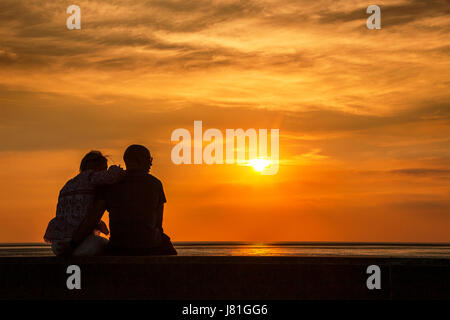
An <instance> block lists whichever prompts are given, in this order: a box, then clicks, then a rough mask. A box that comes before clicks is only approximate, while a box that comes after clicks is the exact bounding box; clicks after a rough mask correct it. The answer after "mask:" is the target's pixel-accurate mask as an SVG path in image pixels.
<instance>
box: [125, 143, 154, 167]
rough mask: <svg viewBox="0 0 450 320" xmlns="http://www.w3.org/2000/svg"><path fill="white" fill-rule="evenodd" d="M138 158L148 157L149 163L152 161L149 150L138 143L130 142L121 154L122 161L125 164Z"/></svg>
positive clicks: (134, 161) (136, 160)
mask: <svg viewBox="0 0 450 320" xmlns="http://www.w3.org/2000/svg"><path fill="white" fill-rule="evenodd" d="M139 159H148V160H149V161H150V163H151V161H152V157H151V155H150V151H149V150H148V149H147V148H146V147H144V146H142V145H140V144H132V145H131V146H129V147H128V148H127V149H126V150H125V152H124V154H123V161H125V164H126V165H129V164H130V163H136V162H139Z"/></svg>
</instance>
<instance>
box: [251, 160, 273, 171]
mask: <svg viewBox="0 0 450 320" xmlns="http://www.w3.org/2000/svg"><path fill="white" fill-rule="evenodd" d="M270 164H271V162H270V161H269V160H266V159H252V160H250V161H249V162H248V165H249V166H251V167H252V168H253V169H254V170H255V171H258V172H262V171H263V170H264V169H265V168H267V167H268V166H270Z"/></svg>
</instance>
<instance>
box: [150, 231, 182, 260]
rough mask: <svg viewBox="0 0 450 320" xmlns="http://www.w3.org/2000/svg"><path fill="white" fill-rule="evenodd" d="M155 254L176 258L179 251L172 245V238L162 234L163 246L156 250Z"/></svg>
mask: <svg viewBox="0 0 450 320" xmlns="http://www.w3.org/2000/svg"><path fill="white" fill-rule="evenodd" d="M155 251H156V252H155V254H157V255H173V256H176V255H177V254H178V253H177V250H176V249H175V247H174V246H173V244H172V241H170V238H169V236H168V235H166V234H165V233H163V234H162V237H161V245H160V246H159V247H158V248H157V249H156V250H155Z"/></svg>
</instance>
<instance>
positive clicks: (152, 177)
mask: <svg viewBox="0 0 450 320" xmlns="http://www.w3.org/2000/svg"><path fill="white" fill-rule="evenodd" d="M147 179H149V180H150V181H152V182H154V183H156V184H160V185H162V182H161V180H159V179H158V178H157V177H155V176H154V175H152V174H150V173H149V174H148V175H147Z"/></svg>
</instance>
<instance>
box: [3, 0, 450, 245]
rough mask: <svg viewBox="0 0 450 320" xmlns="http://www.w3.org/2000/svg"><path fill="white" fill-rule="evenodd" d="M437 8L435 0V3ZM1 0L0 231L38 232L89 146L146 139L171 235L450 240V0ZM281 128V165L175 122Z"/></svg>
mask: <svg viewBox="0 0 450 320" xmlns="http://www.w3.org/2000/svg"><path fill="white" fill-rule="evenodd" d="M431 3H433V4H431ZM71 4H73V3H72V1H40V2H36V1H25V0H2V1H1V2H0V110H1V117H0V136H1V137H2V138H1V140H0V163H1V164H2V167H3V170H1V171H0V242H22V241H23V242H29V241H42V235H43V233H44V230H45V227H46V224H47V222H48V220H49V219H51V218H52V217H53V216H54V214H55V207H56V201H57V195H58V191H59V189H60V188H61V187H62V186H63V185H64V183H65V182H66V181H67V180H68V179H69V178H71V177H72V176H74V175H76V174H77V168H78V167H79V162H80V160H81V157H82V156H83V155H84V154H85V153H86V152H88V151H89V150H91V149H98V150H102V151H104V152H105V153H106V154H109V155H110V156H111V160H112V162H111V163H115V164H122V165H123V163H122V158H121V155H122V152H123V151H124V149H125V148H126V146H127V145H129V144H131V143H141V144H144V145H146V146H147V147H149V149H150V150H151V152H152V155H153V157H154V158H155V160H154V166H153V168H152V173H153V174H155V175H156V176H157V177H158V178H160V179H161V180H162V182H163V184H164V186H165V191H166V196H167V200H168V203H167V205H166V210H165V220H164V225H165V230H166V232H167V233H168V234H169V235H170V236H171V237H172V239H173V240H175V241H188V240H203V241H214V240H216V241H219V240H236V241H238V240H248V241H418V242H420V241H426V242H428V241H430V242H450V184H449V182H450V105H449V101H450V94H449V93H450V90H449V84H450V59H449V53H450V50H449V48H450V40H449V37H448V34H449V31H450V11H449V8H450V5H449V1H433V2H431V1H418V0H417V1H416V0H413V1H403V0H399V1H377V2H376V4H378V5H379V6H380V7H381V15H382V18H381V23H382V29H381V30H368V29H367V28H366V26H365V23H366V19H367V17H368V15H367V14H366V13H365V8H366V7H367V6H368V5H370V4H374V3H372V2H371V3H368V2H365V1H332V0H317V1H316V0H314V1H313V0H310V1H301V0H295V1H294V0H248V1H237V0H221V1H203V0H177V1H172V0H158V1H131V0H123V1H99V0H98V1H94V0H89V1H87V0H85V1H76V4H77V5H79V6H80V7H81V12H82V29H81V30H72V31H69V30H67V29H66V26H65V20H66V18H67V17H68V15H67V14H66V13H65V10H66V8H67V6H69V5H71ZM194 120H202V121H203V128H204V130H205V129H207V128H218V129H220V130H222V132H225V129H227V128H230V129H234V128H243V129H248V128H267V129H271V128H276V129H280V168H279V172H278V174H276V175H274V176H263V175H260V174H259V173H257V172H255V171H254V170H252V169H251V168H250V167H245V166H237V165H210V166H208V165H179V166H176V165H174V164H173V163H172V162H171V159H170V152H171V149H172V147H173V145H174V144H173V143H171V141H170V137H171V133H172V131H173V130H175V129H177V128H186V129H188V130H190V131H191V132H193V122H194Z"/></svg>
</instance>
